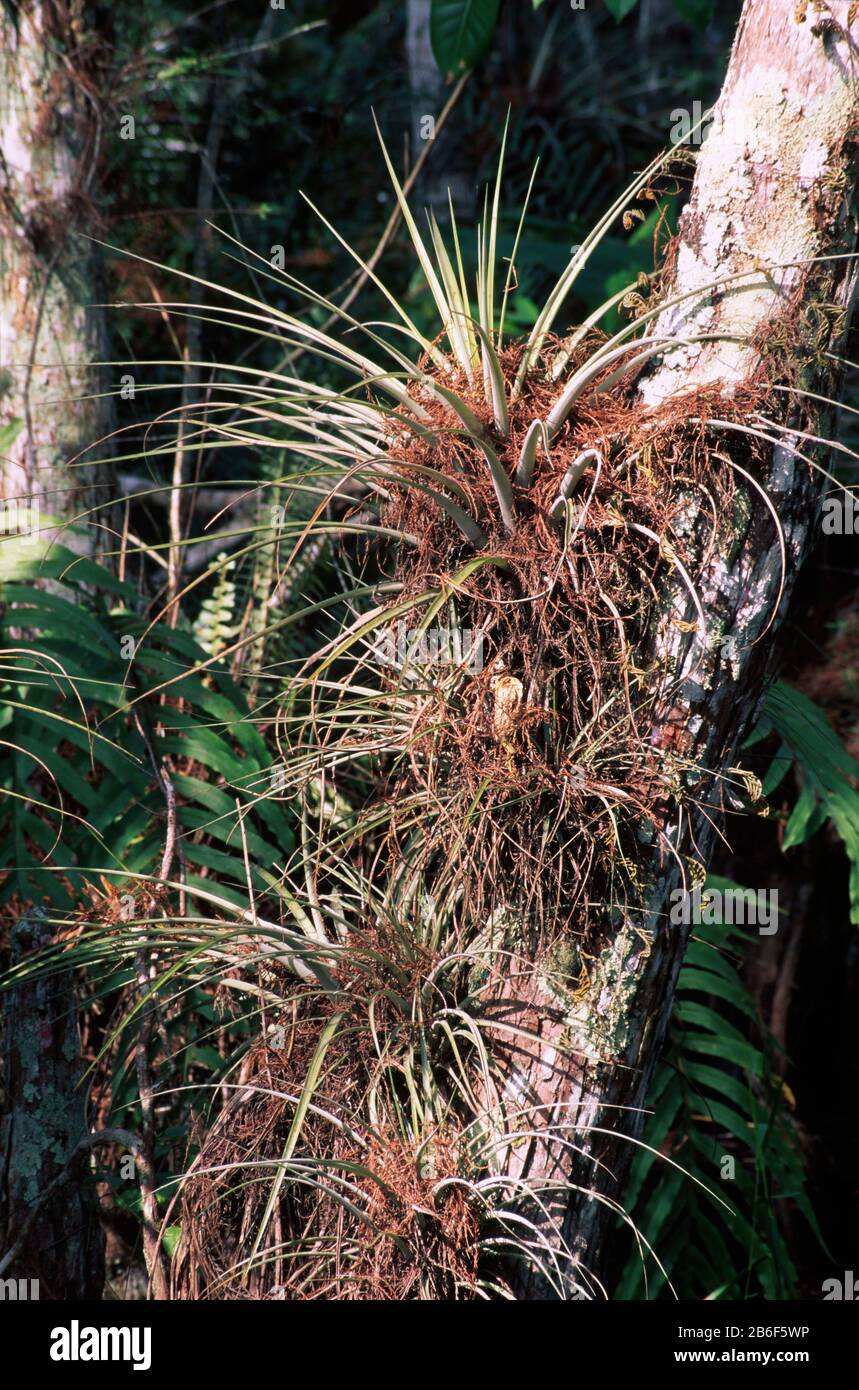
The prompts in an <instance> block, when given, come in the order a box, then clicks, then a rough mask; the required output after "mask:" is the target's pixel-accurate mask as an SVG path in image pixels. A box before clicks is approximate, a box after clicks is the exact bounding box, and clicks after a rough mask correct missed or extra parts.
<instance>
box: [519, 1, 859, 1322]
mask: <svg viewBox="0 0 859 1390" xmlns="http://www.w3.org/2000/svg"><path fill="white" fill-rule="evenodd" d="M852 8H853V7H851V6H850V5H849V4H848V3H847V0H843V3H842V0H833V3H832V4H831V5H830V6H829V7H828V9H829V11H831V16H832V17H825V16H823V15H820V14H817V13H816V12H812V11H810V12H809V14H808V17H807V19H806V20H805V21H804V22H802V21H800V20H798V19H797V17H796V15H795V13H794V9H795V7H794V6H793V5H788V4H786V3H785V0H747V3H746V6H745V9H744V11H743V15H742V18H741V21H740V25H739V28H738V31H737V36H736V39H735V43H734V48H733V52H732V56H731V61H730V66H729V69H728V73H727V76H726V79H725V83H724V87H723V91H722V95H721V97H720V99H719V102H718V105H717V108H716V113H715V120H714V123H713V126H712V129H711V131H710V134H709V137H708V139H707V140H706V143H705V144H704V146H703V148H702V151H701V154H700V157H699V160H698V166H697V171H696V176H695V181H694V186H693V190H692V195H691V199H690V202H689V205H688V207H687V209H686V210H685V212H684V214H683V217H682V220H681V227H680V237H679V244H678V248H677V259H676V269H675V273H674V282H673V285H672V286H671V287H670V288H669V294H670V293H677V294H682V293H684V292H687V291H695V290H699V289H701V290H702V291H703V292H702V294H701V295H700V296H695V297H694V298H693V299H692V300H690V301H688V302H687V303H686V304H684V305H682V306H678V307H677V308H676V309H673V310H669V311H666V312H665V313H664V314H663V316H662V321H661V322H659V323H658V324H657V326H656V329H655V332H656V333H657V334H660V333H676V334H680V335H682V336H684V337H688V336H690V335H691V334H693V333H719V334H725V335H728V334H737V335H740V336H742V338H743V342H742V343H736V344H735V343H727V344H726V343H722V342H720V343H718V344H710V343H708V344H703V345H698V346H695V347H692V348H688V349H687V348H683V349H679V350H677V351H675V352H673V353H671V354H670V355H667V356H666V357H665V359H664V360H663V361H662V363H661V364H660V365H659V366H658V367H657V368H656V370H655V371H654V372H653V373H652V375H651V377H650V379H649V380H648V381H647V382H646V384H645V385H644V387H643V388H642V393H643V399H644V400H645V401H646V402H647V403H648V404H650V405H653V406H657V405H658V404H659V403H660V402H662V401H665V400H666V399H668V398H669V397H671V396H674V395H676V394H678V393H682V392H684V391H685V390H688V389H689V387H690V386H693V387H698V386H701V385H703V384H705V383H719V384H720V385H721V386H723V387H725V388H727V389H732V388H733V387H735V386H736V385H737V384H738V383H740V382H743V381H745V380H748V379H749V377H750V376H751V375H752V374H753V372H754V369H755V367H756V366H757V365H758V363H759V360H760V354H761V352H762V351H763V350H765V345H766V336H767V332H768V330H769V329H770V328H771V327H772V326H774V325H776V324H778V323H780V322H781V323H783V322H784V321H785V316H786V315H788V316H789V318H790V322H791V323H792V325H793V326H794V327H795V330H796V334H797V343H799V341H800V337H801V336H802V335H808V334H811V335H812V336H813V335H814V333H817V335H818V338H817V341H818V345H819V347H821V348H822V347H832V346H839V345H840V344H841V343H842V342H843V338H844V335H845V333H846V328H847V321H848V316H849V310H850V306H851V299H852V295H853V290H854V284H855V274H854V262H853V261H852V260H843V259H842V260H833V261H829V262H828V263H826V264H825V265H824V266H817V267H815V268H813V269H811V268H809V267H808V266H803V265H801V264H794V265H791V266H786V267H785V268H784V269H780V270H773V271H772V273H762V272H761V270H760V269H759V267H761V266H764V265H766V266H773V265H778V264H779V263H784V262H786V261H793V262H801V261H803V260H807V258H809V257H813V256H823V255H836V254H839V253H852V252H853V251H854V250H855V247H856V223H855V221H854V217H853V207H852V200H853V196H854V191H855V190H854V183H855V174H856V141H855V133H856V128H857V118H859V84H857V81H856V78H855V73H854V68H855V64H856V59H857V56H859V53H857V45H856V42H855V38H854V39H851V38H850V36H849V35H848V33H847V31H846V24H847V21H848V11H849V10H851V9H852ZM853 32H854V35H855V34H856V32H857V25H855V24H854V30H853ZM739 272H748V276H749V278H748V280H747V281H746V282H745V283H747V284H750V285H753V288H751V289H744V290H743V292H742V293H732V292H730V291H728V292H726V293H724V294H721V295H717V296H712V295H710V294H709V293H708V292H706V291H704V287H705V286H707V285H709V284H710V283H711V282H712V281H714V280H716V279H718V278H719V277H724V276H728V275H733V274H737V273H739ZM798 298H799V299H801V302H802V305H803V306H807V307H803V308H800V307H799V305H798V304H797V299H798ZM824 306H826V307H824ZM809 361H810V362H813V365H812V366H810V367H808V368H807V369H806V377H805V379H804V380H803V383H802V384H803V386H805V387H806V388H808V389H812V390H815V391H820V392H822V393H824V394H831V392H832V388H833V386H834V384H835V383H834V374H833V373H832V372H831V371H830V370H829V368H828V364H827V362H826V359H825V357H824V355H823V352H822V351H818V352H817V353H816V356H815V358H814V359H812V358H811V357H809ZM780 399H782V400H784V402H785V405H784V407H783V410H782V411H781V420H782V422H783V423H790V422H791V414H792V411H791V406H790V399H791V398H790V397H789V396H788V395H785V396H783V397H781V398H780ZM725 438H726V440H728V441H730V439H731V436H726V437H725ZM798 447H800V448H802V447H803V446H802V444H801V443H800V444H799V446H798ZM730 448H731V445H730V442H728V443H727V444H726V445H725V447H724V450H723V451H724V452H730ZM725 466H727V465H725ZM759 481H760V483H761V484H762V486H763V487H764V488H765V489H766V491H767V493H768V495H769V497H770V499H771V501H772V503H773V506H774V507H775V509H776V511H777V512H778V515H779V518H780V522H781V525H782V527H783V532H784V540H785V546H786V556H787V573H786V575H785V582H784V588H783V590H781V591H780V584H781V578H782V564H781V555H780V550H779V545H778V540H777V536H776V534H775V527H774V525H773V521H772V517H771V516H768V515H767V512H766V510H765V509H764V508H763V507H762V506H761V505H760V503H755V494H754V493H753V492H751V491H750V492H749V501H750V506H749V508H748V509H747V517H748V519H747V520H745V521H743V522H742V523H741V524H740V523H737V529H736V533H735V536H734V542H735V544H734V545H733V546H732V547H731V555H730V557H729V556H728V555H727V554H726V553H725V550H721V552H720V554H718V555H715V556H713V557H712V559H711V560H710V561H709V562H708V563H707V564H706V565H705V566H704V567H703V569H702V570H701V572H700V576H699V578H698V579H697V580H696V588H697V591H698V593H699V595H700V596H701V600H702V603H703V606H704V610H705V614H706V616H707V619H708V628H715V627H716V624H717V623H718V624H719V625H720V632H721V640H720V643H719V644H716V643H713V644H712V646H709V645H708V638H707V636H706V635H705V634H703V633H701V632H700V631H696V632H693V633H689V632H686V633H684V632H682V631H681V630H680V629H679V627H678V626H677V620H683V619H689V618H692V619H693V620H694V617H695V614H694V611H689V610H691V604H690V601H689V596H688V591H686V590H685V589H683V588H681V586H680V585H679V583H678V584H677V586H676V589H675V590H673V591H672V592H671V593H670V595H668V596H667V597H668V598H669V599H670V601H669V602H668V603H667V604H666V606H665V616H664V619H662V620H661V627H660V631H659V632H658V634H657V636H656V639H655V647H656V653H655V654H657V655H659V656H660V657H665V658H671V659H673V661H674V666H673V668H672V667H669V668H668V669H673V670H674V673H675V674H674V675H673V676H672V683H671V692H669V690H668V688H667V687H666V688H665V690H664V692H663V696H664V698H662V700H661V702H660V705H659V707H658V708H659V712H658V717H657V719H656V720H655V721H654V724H653V727H652V729H651V733H650V738H651V742H652V744H653V745H654V746H655V747H660V748H665V749H667V748H669V747H678V746H679V747H680V749H681V751H682V756H683V758H684V759H686V760H690V761H692V762H693V763H695V764H697V765H699V766H703V767H705V768H707V769H709V770H710V773H711V775H710V776H708V777H705V778H702V781H701V782H700V784H699V785H698V787H697V788H696V793H697V794H698V796H699V798H700V802H701V803H707V805H706V808H705V809H706V814H705V812H704V811H700V812H699V813H697V814H693V816H692V818H691V824H690V823H689V818H688V816H687V817H686V818H685V825H683V826H681V825H680V824H670V823H669V824H664V825H662V827H661V831H662V833H663V835H665V836H666V837H667V838H668V840H669V841H670V842H671V843H672V844H673V845H674V846H675V847H676V848H677V850H678V851H679V852H680V853H681V854H685V855H692V854H694V856H695V857H696V858H697V859H698V860H699V861H703V862H705V863H706V860H707V858H708V856H709V853H710V849H711V847H712V845H713V841H714V836H715V829H714V827H713V825H712V823H711V819H715V820H718V818H719V815H720V811H721V796H720V790H719V782H718V780H717V774H718V772H719V770H721V769H725V768H727V767H729V766H731V765H732V763H733V762H735V761H736V757H737V749H738V747H739V746H740V744H741V742H742V739H743V738H744V736H745V734H746V732H747V730H748V727H749V724H750V722H751V720H752V719H753V717H754V714H755V711H756V709H757V706H758V703H759V700H760V697H761V695H762V693H763V690H764V688H765V684H766V681H767V679H768V677H769V675H770V674H771V667H772V664H773V641H772V638H773V636H774V633H775V631H776V629H777V627H778V624H779V623H780V622H781V620H782V619H783V617H784V614H785V612H786V609H787V605H788V602H789V598H790V593H791V589H792V587H793V583H794V580H795V578H796V575H797V572H798V570H799V567H800V565H801V563H802V561H803V558H804V556H805V554H806V552H807V551H808V549H809V548H810V543H811V539H812V536H811V529H812V523H813V519H814V515H815V507H816V504H817V502H818V499H819V494H820V480H819V475H817V474H814V473H813V472H812V470H811V469H810V468H809V467H808V466H807V465H806V464H805V463H803V462H802V461H801V460H800V459H798V458H797V457H796V456H795V454H793V453H792V452H791V451H790V450H789V449H788V448H786V447H775V448H773V450H772V455H771V458H770V459H769V463H768V466H767V467H766V468H765V469H763V470H762V471H761V475H760V477H759ZM694 520H695V518H694V516H692V517H690V523H693V524H694ZM692 534H694V530H693V531H692ZM702 558H703V557H702ZM776 605H777V614H776V616H775V621H774V622H773V623H772V624H771V626H770V628H769V631H768V633H767V635H766V636H764V632H765V630H766V629H767V625H768V623H769V622H770V619H771V617H772V615H773V609H774V607H775V606H776ZM687 626H691V624H687ZM761 637H763V640H762V641H760V642H758V641H757V639H759V638H761ZM684 673H685V674H686V675H687V677H689V678H688V679H687V680H686V682H685V684H684V685H682V686H680V687H679V688H680V695H679V697H678V695H677V689H678V685H677V678H678V676H680V675H681V674H684ZM691 673H694V678H693V676H692V674H691ZM680 885H681V871H680V869H679V867H678V866H677V864H676V862H674V861H673V860H672V862H671V863H670V864H665V863H662V864H659V863H658V862H656V861H655V860H654V863H653V868H652V876H651V881H650V888H649V891H648V894H647V899H646V901H647V912H648V915H647V917H646V919H645V920H641V919H639V920H636V921H635V922H634V923H633V922H632V921H631V920H627V921H626V922H625V923H624V924H623V925H622V926H621V927H620V929H619V930H618V932H617V935H616V938H615V939H614V941H613V942H611V943H610V945H608V946H607V947H606V948H605V949H604V951H603V952H602V955H601V956H600V957H599V958H598V960H597V961H596V962H595V968H594V970H593V971H592V974H591V984H590V987H589V990H588V994H587V996H586V998H585V999H584V1000H583V1001H582V1002H581V1003H580V1004H576V1005H575V1006H574V1007H572V1008H571V1007H570V1006H569V1005H568V1004H565V1003H564V1002H563V1001H562V1000H559V999H558V998H557V997H556V996H554V995H552V994H550V993H548V991H547V990H544V988H543V987H542V985H539V984H535V985H534V986H533V988H532V990H531V997H529V998H528V999H520V1000H519V1007H520V1018H521V1020H523V1026H524V1027H530V1028H532V1029H533V1028H534V1026H535V1020H537V1027H538V1029H539V1031H540V1035H541V1044H540V1046H539V1047H535V1048H532V1049H525V1048H524V1047H523V1046H522V1045H521V1044H520V1045H519V1048H518V1052H517V1054H516V1055H515V1056H511V1057H510V1062H509V1065H510V1069H511V1072H512V1073H514V1076H513V1078H512V1079H513V1080H514V1081H515V1084H516V1092H517V1094H520V1095H522V1094H527V1095H528V1096H529V1099H530V1102H531V1103H532V1104H537V1105H546V1106H548V1107H550V1111H549V1113H551V1115H552V1119H553V1121H554V1122H555V1123H556V1124H557V1123H566V1124H569V1125H574V1126H575V1132H573V1131H572V1130H571V1131H570V1132H569V1134H568V1137H569V1139H570V1140H571V1141H572V1142H574V1143H575V1145H576V1148H577V1156H576V1158H575V1161H573V1162H572V1163H571V1160H570V1156H569V1150H568V1149H564V1148H562V1147H561V1146H560V1145H557V1144H556V1145H552V1144H547V1145H543V1146H540V1145H532V1150H531V1152H530V1153H529V1154H528V1156H527V1158H525V1159H523V1158H521V1157H520V1158H519V1159H517V1160H516V1162H517V1166H518V1167H519V1168H521V1167H522V1166H523V1164H527V1166H528V1167H529V1169H530V1171H531V1173H532V1174H535V1173H536V1174H540V1175H544V1176H545V1177H546V1178H547V1179H548V1180H551V1179H553V1178H554V1179H556V1180H558V1181H559V1182H561V1181H563V1180H567V1181H570V1180H572V1181H573V1182H574V1183H576V1184H578V1188H577V1190H576V1192H575V1195H574V1198H573V1200H572V1201H571V1202H570V1203H569V1205H568V1206H567V1205H566V1203H567V1199H566V1196H564V1197H563V1198H562V1196H561V1193H560V1189H559V1190H558V1195H557V1198H556V1210H555V1213H554V1214H555V1215H556V1216H557V1205H558V1203H561V1201H563V1202H564V1205H565V1207H566V1215H565V1219H564V1230H565V1238H566V1241H567V1245H568V1246H569V1248H570V1249H571V1250H572V1251H573V1252H574V1254H575V1257H576V1259H577V1260H578V1261H579V1267H578V1269H574V1270H573V1271H571V1272H570V1273H569V1274H568V1275H567V1276H566V1277H565V1278H563V1279H562V1280H561V1281H560V1289H561V1291H562V1292H563V1293H564V1294H566V1295H567V1296H569V1295H570V1294H573V1293H575V1292H576V1291H579V1294H580V1296H581V1295H582V1294H584V1296H597V1297H599V1296H601V1295H600V1293H599V1285H598V1282H597V1281H598V1278H599V1274H600V1270H601V1262H602V1259H603V1255H604V1245H605V1235H606V1231H607V1228H608V1222H607V1216H608V1211H609V1206H608V1204H609V1203H611V1202H622V1200H623V1177H624V1173H625V1171H626V1167H627V1164H628V1161H629V1158H630V1157H631V1152H632V1148H633V1146H632V1144H630V1143H629V1142H628V1138H627V1136H636V1135H637V1134H638V1132H639V1131H640V1129H641V1124H642V1120H643V1116H642V1114H641V1110H640V1107H642V1106H643V1105H644V1103H645V1100H646V1095H647V1088H648V1083H649V1080H650V1077H651V1074H652V1070H653V1067H654V1064H655V1062H656V1060H657V1058H658V1054H659V1050H660V1046H661V1043H662V1040H663V1038H664V1035H665V1031H666V1027H667V1022H668V1018H669V1014H670V1010H671V1004H672V997H673V993H674V987H675V983H676V979H677V973H678V970H679V968H680V964H681V962H682V958H683V953H684V950H685V946H686V941H687V938H688V935H689V929H688V927H682V926H675V925H672V924H671V923H670V922H669V917H668V904H669V902H670V896H669V895H670V893H671V892H672V890H674V889H675V888H677V887H678V886H680ZM562 1042H565V1043H566V1047H567V1049H572V1053H573V1059H574V1060H571V1058H570V1053H569V1050H568V1051H567V1052H566V1053H565V1054H562V1053H560V1052H559V1051H558V1044H559V1043H562ZM617 1107H620V1108H617ZM718 1176H719V1175H718V1172H714V1179H718ZM557 1292H558V1286H556V1288H555V1289H554V1290H553V1289H551V1288H550V1287H549V1286H548V1285H546V1284H545V1283H544V1282H543V1281H542V1279H540V1278H538V1277H536V1276H533V1275H532V1276H529V1277H528V1278H527V1280H526V1282H525V1284H524V1287H523V1288H522V1290H521V1293H523V1294H524V1295H525V1296H526V1297H543V1296H552V1294H553V1293H557Z"/></svg>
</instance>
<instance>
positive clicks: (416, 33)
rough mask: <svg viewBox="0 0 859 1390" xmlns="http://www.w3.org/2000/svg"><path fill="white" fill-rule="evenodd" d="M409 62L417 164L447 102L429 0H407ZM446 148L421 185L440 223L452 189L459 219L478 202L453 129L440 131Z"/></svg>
mask: <svg viewBox="0 0 859 1390" xmlns="http://www.w3.org/2000/svg"><path fill="white" fill-rule="evenodd" d="M406 61H407V64H408V74H409V102H410V107H411V135H412V148H411V158H410V160H409V163H410V165H414V163H415V161H416V159H417V158H418V157H419V155H420V153H421V150H422V149H423V147H424V144H425V142H426V141H427V140H428V139H429V140H435V139H436V133H435V125H434V119H435V115H436V113H437V112H438V111H440V110H441V108H442V107H443V106H444V103H445V82H444V76H443V74H442V73H441V71H440V70H439V66H438V63H437V62H436V60H435V57H434V55H433V51H432V44H431V42H430V0H406ZM438 140H439V143H440V145H441V149H435V150H434V151H433V155H432V159H431V160H430V163H429V169H428V172H427V173H425V174H424V175H423V177H422V178H421V180H420V184H419V195H420V199H421V201H422V203H423V204H424V205H425V206H426V207H431V208H432V210H433V212H434V213H435V215H436V217H437V218H438V220H439V221H440V222H446V221H447V220H448V218H449V216H450V213H449V208H448V201H447V198H448V189H449V190H450V196H451V200H452V202H453V207H454V212H455V213H456V216H457V218H458V219H460V220H462V221H468V220H469V218H470V216H471V211H472V208H473V205H474V179H473V178H471V179H469V177H468V175H467V174H466V173H465V172H464V171H463V170H462V168H461V167H457V165H458V164H460V163H461V161H460V159H458V153H459V150H458V146H457V144H456V140H455V137H454V136H452V135H450V134H449V133H448V132H445V133H444V134H441V133H439V135H438Z"/></svg>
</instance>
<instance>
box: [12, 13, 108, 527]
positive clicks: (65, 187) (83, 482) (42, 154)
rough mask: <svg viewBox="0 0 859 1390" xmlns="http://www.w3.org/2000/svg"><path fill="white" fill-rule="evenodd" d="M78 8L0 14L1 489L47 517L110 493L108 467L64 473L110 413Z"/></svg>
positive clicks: (95, 134) (90, 110)
mask: <svg viewBox="0 0 859 1390" xmlns="http://www.w3.org/2000/svg"><path fill="white" fill-rule="evenodd" d="M84 8H85V6H84V4H83V2H82V0H72V3H71V4H69V5H67V6H58V5H56V4H53V3H51V0H26V2H25V3H23V4H21V5H18V6H15V7H14V10H13V8H12V7H10V6H5V5H4V6H3V7H2V8H0V47H2V52H0V428H3V427H4V426H8V425H10V424H12V423H13V422H15V421H20V422H22V428H21V430H20V432H19V434H18V436H17V438H16V439H15V441H14V443H11V444H8V443H7V446H6V447H5V448H4V449H3V450H2V451H0V452H2V457H0V490H1V491H2V494H3V497H4V498H5V499H7V500H8V499H12V498H28V499H33V500H34V502H35V503H37V504H38V507H39V511H40V513H41V516H42V517H43V518H44V516H46V515H47V516H58V517H61V518H63V519H70V518H73V517H75V516H77V515H78V513H79V512H80V511H81V510H82V509H83V508H85V507H86V506H89V505H91V504H92V503H93V502H94V501H96V500H105V499H106V498H107V496H108V495H109V494H108V491H107V485H108V483H109V481H110V480H109V479H108V478H107V477H106V475H105V473H104V471H103V468H102V471H101V472H100V473H99V472H98V470H97V467H96V465H95V464H94V463H93V464H92V465H91V466H87V467H76V468H70V467H69V464H70V462H71V461H72V460H73V459H74V458H75V457H76V456H77V455H78V454H79V453H80V452H81V451H82V450H84V449H86V448H87V447H88V446H90V445H92V444H93V443H94V442H95V441H97V440H98V439H99V437H100V436H101V435H102V434H103V433H104V432H105V421H106V419H107V418H108V416H107V414H106V410H105V407H104V406H103V405H102V404H101V403H100V402H99V401H98V400H94V399H86V397H91V396H92V395H93V394H94V393H96V392H98V391H99V390H100V389H102V379H101V376H100V374H99V373H98V372H97V371H94V370H93V368H92V364H93V363H94V362H96V361H99V360H102V361H103V360H104V359H105V358H106V356H107V353H106V352H105V350H104V347H105V332H104V317H103V311H102V310H99V309H97V308H95V307H94V306H95V303H96V301H98V300H103V299H104V295H103V294H102V293H101V292H100V290H99V288H98V284H97V281H98V276H97V270H96V267H97V261H96V258H95V254H94V251H93V248H92V244H91V243H90V242H88V241H86V240H85V239H84V237H83V236H81V235H80V232H81V231H83V230H88V229H91V222H92V218H91V216H90V210H89V189H90V184H91V181H92V177H93V173H94V169H95V163H96V159H97V154H98V147H99V142H100V139H101V133H100V129H99V117H98V113H97V110H96V103H97V96H96V94H95V93H94V92H93V90H92V85H91V76H92V75H91V73H90V72H88V71H87V67H86V64H87V57H86V45H85V33H84V17H83V16H84ZM91 457H92V456H91V455H89V456H88V458H91ZM7 529H14V526H11V527H9V528H7ZM95 537H96V531H95V528H93V527H91V526H88V525H87V523H86V522H85V521H82V522H81V526H80V530H79V533H78V536H77V538H76V539H75V540H74V541H72V540H71V538H70V533H69V532H68V531H66V532H64V534H63V540H64V542H65V543H66V544H72V546H73V548H74V549H78V550H89V549H92V548H95Z"/></svg>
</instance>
